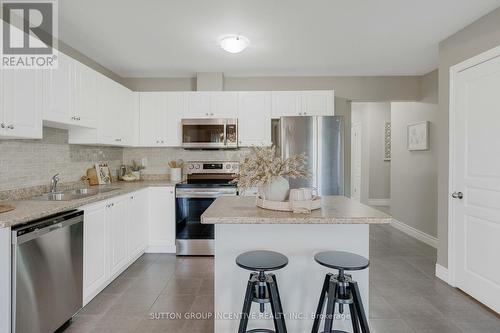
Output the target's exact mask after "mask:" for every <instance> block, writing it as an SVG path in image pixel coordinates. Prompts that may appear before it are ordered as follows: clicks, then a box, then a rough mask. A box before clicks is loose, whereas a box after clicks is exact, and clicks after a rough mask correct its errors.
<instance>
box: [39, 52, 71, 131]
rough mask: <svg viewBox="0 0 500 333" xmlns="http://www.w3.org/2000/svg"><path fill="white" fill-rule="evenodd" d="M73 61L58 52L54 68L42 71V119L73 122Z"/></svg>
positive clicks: (61, 122) (63, 122)
mask: <svg viewBox="0 0 500 333" xmlns="http://www.w3.org/2000/svg"><path fill="white" fill-rule="evenodd" d="M74 64H75V61H74V60H72V59H71V58H70V57H68V56H67V55H65V54H64V53H61V52H59V56H58V65H57V68H56V69H47V70H44V71H43V107H42V108H43V110H42V117H43V120H46V121H49V122H54V123H59V124H72V123H73V122H74V118H75V114H74V112H73V111H74V101H73V99H74V97H75V92H76V90H75V70H74V69H75V67H74Z"/></svg>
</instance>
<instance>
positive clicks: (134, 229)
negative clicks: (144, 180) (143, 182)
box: [127, 189, 149, 258]
mask: <svg viewBox="0 0 500 333" xmlns="http://www.w3.org/2000/svg"><path fill="white" fill-rule="evenodd" d="M148 194H149V191H148V190H147V189H145V190H141V191H138V192H135V193H131V194H130V195H129V204H128V211H129V219H128V228H127V229H128V253H129V257H130V258H136V257H138V256H139V255H140V254H141V253H142V252H143V251H144V250H145V249H146V247H147V244H148V219H149V209H148Z"/></svg>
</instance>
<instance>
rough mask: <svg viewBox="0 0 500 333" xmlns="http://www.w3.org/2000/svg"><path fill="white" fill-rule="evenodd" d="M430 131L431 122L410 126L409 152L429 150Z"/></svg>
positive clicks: (408, 134)
mask: <svg viewBox="0 0 500 333" xmlns="http://www.w3.org/2000/svg"><path fill="white" fill-rule="evenodd" d="M429 129H430V122H428V121H421V122H418V123H414V124H409V125H408V130H407V136H408V138H407V145H408V150H410V151H414V150H429V148H430V146H429Z"/></svg>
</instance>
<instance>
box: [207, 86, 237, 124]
mask: <svg viewBox="0 0 500 333" xmlns="http://www.w3.org/2000/svg"><path fill="white" fill-rule="evenodd" d="M237 114H238V93H237V92H233V91H220V92H212V93H210V117H214V118H236V117H237Z"/></svg>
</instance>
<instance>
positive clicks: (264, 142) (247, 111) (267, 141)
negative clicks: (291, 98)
mask: <svg viewBox="0 0 500 333" xmlns="http://www.w3.org/2000/svg"><path fill="white" fill-rule="evenodd" d="M238 132H239V133H238V137H239V139H238V141H239V142H238V145H239V146H243V147H248V146H269V145H271V144H272V143H271V92H266V91H263V92H260V91H252V92H240V93H239V105H238Z"/></svg>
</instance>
